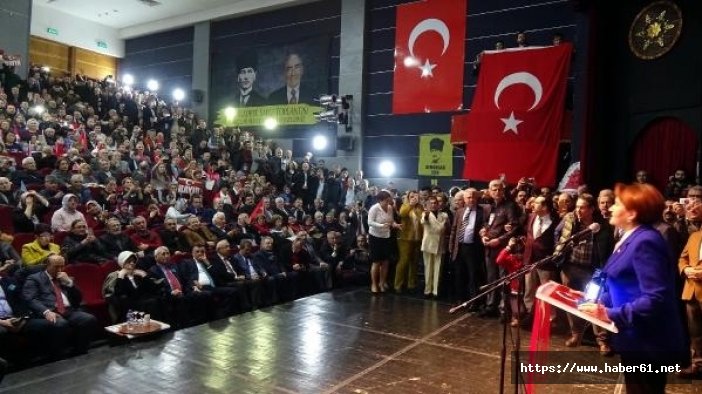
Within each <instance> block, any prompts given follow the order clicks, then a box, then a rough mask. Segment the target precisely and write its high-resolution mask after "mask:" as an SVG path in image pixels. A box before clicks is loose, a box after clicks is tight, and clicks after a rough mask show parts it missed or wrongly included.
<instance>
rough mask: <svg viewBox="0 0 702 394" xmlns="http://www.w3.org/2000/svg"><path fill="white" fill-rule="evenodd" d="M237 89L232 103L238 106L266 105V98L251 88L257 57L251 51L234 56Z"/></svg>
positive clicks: (254, 78)
mask: <svg viewBox="0 0 702 394" xmlns="http://www.w3.org/2000/svg"><path fill="white" fill-rule="evenodd" d="M236 63H237V69H238V73H237V90H236V94H235V95H234V105H235V106H236V107H238V108H243V107H256V106H260V105H266V100H265V99H264V98H263V96H261V95H260V94H258V92H256V91H255V90H254V88H253V86H254V83H255V82H256V74H257V71H256V70H258V58H257V57H256V54H255V53H253V52H248V53H244V54H242V55H240V56H237V58H236Z"/></svg>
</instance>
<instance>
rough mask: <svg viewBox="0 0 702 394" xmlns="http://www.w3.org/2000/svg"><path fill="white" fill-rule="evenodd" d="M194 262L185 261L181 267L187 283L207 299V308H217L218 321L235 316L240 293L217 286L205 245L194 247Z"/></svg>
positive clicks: (229, 288)
mask: <svg viewBox="0 0 702 394" xmlns="http://www.w3.org/2000/svg"><path fill="white" fill-rule="evenodd" d="M192 256H193V258H192V260H185V261H183V262H182V263H180V265H181V269H182V272H183V277H184V278H185V281H186V283H188V284H192V285H193V286H194V287H193V290H194V291H195V289H197V292H199V293H200V296H201V297H207V298H209V300H208V301H207V302H206V305H207V308H208V309H210V310H212V308H211V306H212V303H213V302H214V305H215V306H216V309H215V317H216V318H218V319H221V318H224V317H228V316H231V315H233V314H234V313H235V312H236V311H237V309H238V308H239V299H238V291H237V289H235V288H233V287H228V286H217V282H215V280H214V278H213V277H212V275H210V270H209V268H210V266H212V263H211V262H210V260H209V259H208V258H207V255H206V254H205V245H204V244H197V245H194V246H193V247H192Z"/></svg>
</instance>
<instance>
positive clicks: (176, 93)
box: [173, 88, 185, 101]
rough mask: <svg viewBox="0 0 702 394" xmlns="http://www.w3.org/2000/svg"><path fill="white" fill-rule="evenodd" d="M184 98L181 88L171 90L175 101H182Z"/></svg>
mask: <svg viewBox="0 0 702 394" xmlns="http://www.w3.org/2000/svg"><path fill="white" fill-rule="evenodd" d="M184 98H185V92H184V91H183V89H181V88H176V89H175V90H173V99H174V100H175V101H182V100H183V99H184Z"/></svg>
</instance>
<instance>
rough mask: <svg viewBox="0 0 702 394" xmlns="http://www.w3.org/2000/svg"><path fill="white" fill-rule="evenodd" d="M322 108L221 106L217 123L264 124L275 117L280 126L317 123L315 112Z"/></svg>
mask: <svg viewBox="0 0 702 394" xmlns="http://www.w3.org/2000/svg"><path fill="white" fill-rule="evenodd" d="M321 110H322V108H320V107H317V106H313V105H308V104H282V105H265V106H261V107H244V108H235V109H234V110H232V109H231V108H220V109H219V110H218V111H217V116H216V118H217V120H216V121H215V122H216V123H219V124H221V125H222V126H224V127H237V126H263V124H264V122H265V121H266V120H268V119H275V121H276V122H277V124H278V125H279V126H289V125H307V124H315V123H317V119H315V117H314V114H315V112H319V111H321Z"/></svg>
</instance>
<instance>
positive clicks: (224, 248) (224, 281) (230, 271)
mask: <svg viewBox="0 0 702 394" xmlns="http://www.w3.org/2000/svg"><path fill="white" fill-rule="evenodd" d="M215 250H216V252H217V253H216V254H215V255H214V256H212V258H211V259H210V261H211V263H212V264H210V266H209V267H207V271H209V273H210V275H211V276H212V279H213V280H214V282H215V284H216V285H217V286H219V287H224V286H226V287H229V288H232V289H235V290H236V291H237V294H238V297H239V301H240V305H241V309H242V310H243V311H250V310H251V309H252V307H251V299H252V298H256V299H260V298H261V297H260V295H256V294H254V297H250V296H249V294H250V293H251V292H256V291H259V290H257V289H259V288H260V286H253V287H252V286H249V285H248V284H247V283H246V278H244V275H240V274H239V273H238V272H237V271H236V261H234V259H233V258H232V248H231V245H230V243H229V241H228V240H226V239H223V240H221V241H219V242H217V246H216V247H215ZM259 292H260V291H259Z"/></svg>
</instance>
